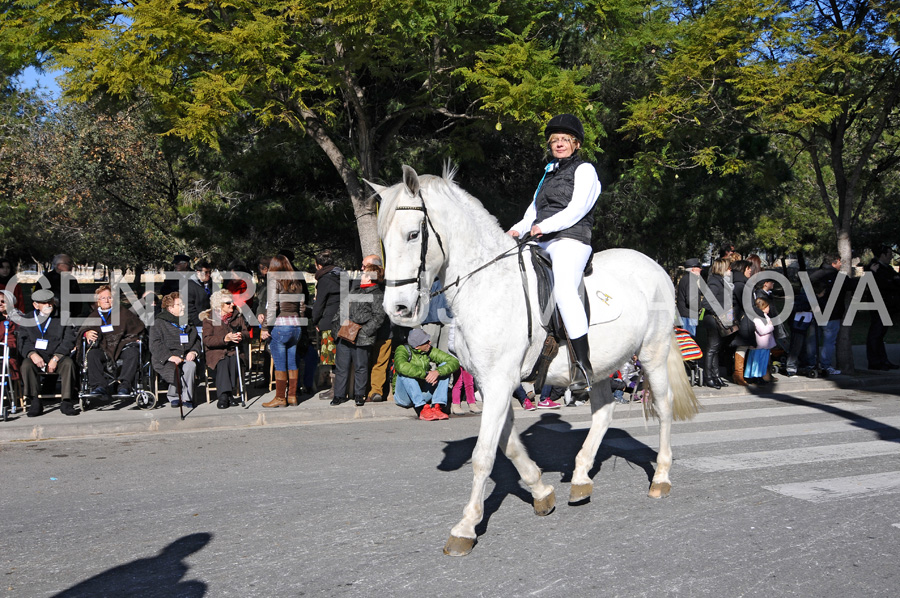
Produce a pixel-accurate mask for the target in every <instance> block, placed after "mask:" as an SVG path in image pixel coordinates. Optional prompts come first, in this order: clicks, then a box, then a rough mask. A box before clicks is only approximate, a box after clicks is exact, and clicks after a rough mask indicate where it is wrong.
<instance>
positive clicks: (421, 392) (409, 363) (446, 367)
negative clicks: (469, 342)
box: [393, 328, 459, 421]
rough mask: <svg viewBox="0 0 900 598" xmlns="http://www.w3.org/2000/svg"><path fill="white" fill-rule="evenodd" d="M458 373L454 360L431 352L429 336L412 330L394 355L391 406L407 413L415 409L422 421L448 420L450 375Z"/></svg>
mask: <svg viewBox="0 0 900 598" xmlns="http://www.w3.org/2000/svg"><path fill="white" fill-rule="evenodd" d="M458 369H459V361H458V360H457V359H456V358H455V357H453V356H452V355H450V354H449V353H444V352H443V351H441V350H440V349H436V348H433V347H432V346H431V337H430V336H428V333H427V332H425V331H424V330H422V329H421V328H414V329H413V330H411V331H410V333H409V336H408V337H407V339H406V344H405V345H400V346H399V347H397V350H396V351H394V370H395V371H394V380H393V387H394V402H395V403H397V404H398V405H400V406H401V407H404V408H407V409H408V408H409V407H414V408H415V409H416V411H417V412H418V414H419V419H422V420H425V421H433V420H439V419H449V416H448V415H447V413H446V409H447V394H448V391H449V390H450V374H452V373H453V372H455V371H457V370H458ZM429 401H430V404H429Z"/></svg>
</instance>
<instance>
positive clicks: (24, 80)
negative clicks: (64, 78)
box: [16, 67, 62, 98]
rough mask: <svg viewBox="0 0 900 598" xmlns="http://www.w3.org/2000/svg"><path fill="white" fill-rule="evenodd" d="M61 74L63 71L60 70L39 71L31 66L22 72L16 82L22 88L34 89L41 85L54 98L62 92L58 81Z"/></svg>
mask: <svg viewBox="0 0 900 598" xmlns="http://www.w3.org/2000/svg"><path fill="white" fill-rule="evenodd" d="M60 75H61V73H60V72H59V71H54V72H52V73H39V72H38V71H37V69H34V68H30V67H29V68H27V69H25V70H24V71H23V72H22V74H21V75H20V76H19V77H18V79H17V82H16V83H17V86H18V87H19V88H20V89H34V88H35V87H38V86H40V87H41V89H42V90H43V91H44V92H45V93H48V94H50V95H51V96H53V97H54V98H58V97H59V96H60V95H61V94H62V91H61V90H60V88H59V84H57V82H56V77H58V76H60Z"/></svg>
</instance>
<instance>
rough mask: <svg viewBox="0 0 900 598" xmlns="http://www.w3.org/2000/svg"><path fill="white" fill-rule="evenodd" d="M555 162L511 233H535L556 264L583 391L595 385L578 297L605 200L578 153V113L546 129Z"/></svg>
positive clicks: (575, 383) (577, 382)
mask: <svg viewBox="0 0 900 598" xmlns="http://www.w3.org/2000/svg"><path fill="white" fill-rule="evenodd" d="M544 134H545V136H546V137H547V147H548V148H549V150H550V154H551V155H552V159H551V160H550V162H549V163H548V164H547V165H546V167H545V168H544V176H543V178H541V182H540V183H539V184H538V188H537V191H535V192H534V197H533V199H532V202H531V204H530V205H529V206H528V209H527V210H526V211H525V217H524V218H522V220H520V221H519V222H517V223H516V224H515V225H513V227H512V228H510V230H509V231H508V234H509V235H511V236H513V237H521V236H524V235H526V234H531V236H532V237H533V238H535V239H536V240H537V241H538V244H539V245H540V246H541V247H542V248H543V249H545V250H546V251H547V253H549V254H550V258H551V260H552V261H553V280H554V288H553V297H554V299H555V300H556V305H557V307H558V308H559V313H560V315H561V316H562V320H563V324H565V327H566V334H567V335H568V337H569V341H570V343H571V346H572V350H573V352H574V358H575V362H576V365H577V367H576V368H575V376H574V379H573V380H572V383H571V384H570V385H569V388H570V389H571V390H572V391H582V390H585V389H586V388H588V387H589V386H590V384H591V376H592V375H593V370H592V369H591V359H590V347H589V345H588V337H587V332H588V319H587V314H586V313H585V311H584V306H583V305H582V304H581V299H580V298H579V295H578V286H579V284H580V283H581V278H582V273H583V272H584V268H585V266H586V265H587V262H588V260H589V259H591V256H592V255H593V249H592V248H591V226H592V225H593V224H594V217H593V215H592V214H591V212H592V211H593V209H594V204H595V203H596V202H597V197H599V196H600V180H599V179H598V178H597V171H596V169H594V166H593V165H592V164H590V163H589V162H585V161H584V160H583V159H582V158H581V156H580V155H579V153H578V151H579V150H580V149H581V144H582V143H584V127H583V126H582V124H581V121H580V120H578V118H577V117H575V116H573V115H572V114H560V115H559V116H554V117H553V118H551V119H550V122H549V123H547V127H546V128H545V129H544Z"/></svg>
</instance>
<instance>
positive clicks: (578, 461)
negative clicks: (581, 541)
mask: <svg viewBox="0 0 900 598" xmlns="http://www.w3.org/2000/svg"><path fill="white" fill-rule="evenodd" d="M614 408H615V401H614V400H613V394H612V388H611V387H610V385H609V379H608V378H607V379H606V380H600V381H599V382H596V383H595V384H594V385H593V386H592V387H591V429H590V431H589V432H588V435H587V438H585V439H584V444H583V445H582V446H581V450H580V451H578V456H576V457H575V471H574V472H573V473H572V487H571V489H570V490H569V503H570V504H578V503H582V502H585V501H587V500H588V499H589V498H590V497H591V492H593V490H594V483H593V482H592V481H591V478H590V476H588V472H589V471H590V470H591V466H593V464H594V459H596V458H597V450H598V449H599V448H600V443H601V442H603V437H604V436H605V435H606V431H607V430H608V429H609V424H610V423H611V422H612V417H613V409H614Z"/></svg>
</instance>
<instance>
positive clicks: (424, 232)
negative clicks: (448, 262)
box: [384, 191, 447, 294]
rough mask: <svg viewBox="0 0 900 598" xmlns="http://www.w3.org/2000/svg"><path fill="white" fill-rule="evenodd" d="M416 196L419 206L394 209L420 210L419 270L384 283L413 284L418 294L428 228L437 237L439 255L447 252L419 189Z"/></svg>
mask: <svg viewBox="0 0 900 598" xmlns="http://www.w3.org/2000/svg"><path fill="white" fill-rule="evenodd" d="M416 197H418V198H419V199H420V200H421V201H422V205H421V206H397V207H396V208H395V209H396V210H398V211H399V210H415V211H417V212H422V214H423V218H422V255H421V257H420V259H419V271H418V273H417V274H416V277H415V278H404V279H401V280H393V279H385V281H384V284H385V286H388V287H403V286H406V285H408V284H415V285H416V286H417V287H418V291H419V294H421V293H422V288H421V283H422V274H424V273H425V260H426V259H427V258H428V236H429V235H428V229H429V228H430V229H431V230H432V231H433V232H434V236H435V237H436V238H437V242H438V247H440V249H441V255H443V256H444V258H446V257H447V254H446V253H444V243H443V241H442V240H441V234H440V233H439V232H437V229H436V228H434V224H432V222H431V218H430V217H429V216H428V208H426V207H425V198H424V197H422V192H421V191H419V192H418V193H416Z"/></svg>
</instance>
